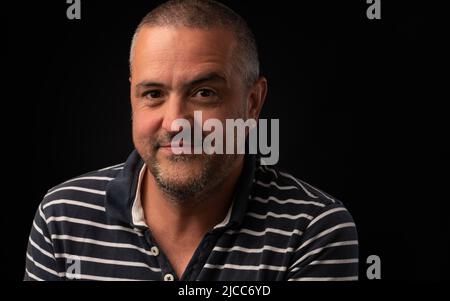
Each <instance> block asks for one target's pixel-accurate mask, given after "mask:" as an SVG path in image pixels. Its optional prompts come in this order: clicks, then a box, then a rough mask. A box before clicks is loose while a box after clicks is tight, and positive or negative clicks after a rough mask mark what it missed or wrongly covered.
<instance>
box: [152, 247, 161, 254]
mask: <svg viewBox="0 0 450 301" xmlns="http://www.w3.org/2000/svg"><path fill="white" fill-rule="evenodd" d="M150 252H151V253H152V254H153V256H158V255H159V249H158V247H151V249H150Z"/></svg>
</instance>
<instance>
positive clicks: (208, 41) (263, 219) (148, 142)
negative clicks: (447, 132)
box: [25, 0, 358, 281]
mask: <svg viewBox="0 0 450 301" xmlns="http://www.w3.org/2000/svg"><path fill="white" fill-rule="evenodd" d="M130 72H131V75H130V83H131V107H132V116H133V141H134V145H135V148H136V150H135V151H133V152H132V153H131V155H130V156H129V158H128V159H127V160H126V162H125V163H124V164H120V165H117V166H113V167H109V168H104V169H101V170H98V171H94V172H91V173H88V174H85V175H82V176H80V177H77V178H74V179H72V180H69V181H67V182H64V183H62V184H60V185H58V186H56V187H54V188H53V189H51V190H49V192H48V193H47V194H46V195H45V197H44V200H43V202H42V203H41V205H40V206H39V208H38V211H37V213H36V217H35V220H34V222H33V226H32V229H31V234H30V240H29V245H28V250H27V254H26V271H25V279H27V280H63V279H73V278H75V279H87V280H165V281H171V280H178V279H179V280H356V279H357V273H358V241H357V235H356V229H355V224H354V223H353V220H352V218H351V216H350V214H349V213H348V211H347V210H346V209H345V208H344V207H343V205H342V203H340V202H339V201H338V200H336V199H334V198H332V197H331V196H329V195H327V194H325V193H323V192H321V191H320V190H318V189H316V188H314V187H312V186H310V185H308V184H307V183H305V182H302V181H300V180H298V179H296V178H295V177H293V176H291V175H290V174H288V173H284V172H281V171H278V170H277V169H275V168H272V167H268V166H265V165H262V164H261V162H260V160H259V159H258V158H256V157H255V156H252V155H249V154H247V155H242V154H219V153H214V154H206V153H205V152H201V154H178V153H177V152H176V149H177V147H175V146H173V145H172V143H173V138H174V137H175V136H176V135H177V134H178V133H179V131H180V128H176V127H175V130H174V127H173V124H174V122H175V121H176V120H180V119H184V120H188V121H189V123H190V124H192V125H194V123H195V122H196V121H195V120H194V117H193V116H194V112H198V111H200V112H201V113H202V117H203V120H210V119H216V120H219V121H221V122H223V123H225V120H226V119H238V118H242V119H244V120H247V119H256V120H257V119H258V116H259V113H260V111H261V107H262V105H263V102H264V100H265V97H266V92H267V81H266V79H265V78H264V77H262V76H260V75H259V63H258V56H257V50H256V44H255V41H254V38H253V35H252V33H251V32H250V30H249V29H248V27H247V25H246V23H245V21H243V20H242V18H241V17H239V16H238V15H237V14H236V13H234V12H233V11H231V10H230V9H229V8H227V7H225V6H224V5H222V4H219V3H217V2H214V1H209V0H185V1H183V0H176V1H169V2H166V3H165V4H163V5H161V6H159V7H158V8H156V9H155V10H153V11H152V12H150V13H149V14H148V15H147V16H146V17H144V19H143V20H142V22H141V23H140V25H139V26H138V28H137V30H136V33H135V35H134V37H133V41H132V47H131V52H130ZM202 134H203V136H205V135H206V134H207V133H202ZM228 134H230V133H228ZM183 147H184V148H186V147H187V148H194V147H195V145H193V146H190V145H188V144H187V145H181V144H180V145H179V146H178V148H183Z"/></svg>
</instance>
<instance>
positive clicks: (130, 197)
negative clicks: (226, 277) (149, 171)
mask: <svg viewBox="0 0 450 301" xmlns="http://www.w3.org/2000/svg"><path fill="white" fill-rule="evenodd" d="M256 164H257V159H256V156H255V155H245V159H244V167H243V169H242V172H241V175H240V177H239V180H238V182H237V184H236V187H235V191H234V194H233V195H234V201H233V208H232V211H231V215H230V219H229V222H228V223H227V225H226V226H225V227H227V228H228V227H230V226H232V225H238V224H240V223H241V222H242V220H243V218H244V216H245V213H246V210H247V203H248V199H249V197H250V192H251V189H252V186H253V179H254V174H255V168H256ZM143 165H144V161H143V160H142V158H141V157H140V155H139V154H138V152H137V151H136V150H133V152H132V153H131V154H130V155H129V157H128V159H127V160H126V162H125V165H124V168H123V169H122V170H120V172H119V174H118V175H117V176H116V178H114V180H112V181H111V182H110V183H109V184H108V186H107V188H106V196H105V208H106V215H107V218H108V220H110V221H115V222H117V221H119V222H122V223H125V224H128V225H131V226H132V227H135V225H134V224H133V216H132V207H133V202H134V200H135V198H136V191H137V186H138V181H139V173H140V171H141V169H142V167H143Z"/></svg>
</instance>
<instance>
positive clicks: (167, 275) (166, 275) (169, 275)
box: [164, 274, 173, 281]
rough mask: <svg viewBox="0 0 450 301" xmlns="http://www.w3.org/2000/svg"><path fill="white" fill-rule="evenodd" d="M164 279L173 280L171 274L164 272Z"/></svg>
mask: <svg viewBox="0 0 450 301" xmlns="http://www.w3.org/2000/svg"><path fill="white" fill-rule="evenodd" d="M164 281H173V275H172V274H165V275H164Z"/></svg>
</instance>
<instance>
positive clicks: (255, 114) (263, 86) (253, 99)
mask: <svg viewBox="0 0 450 301" xmlns="http://www.w3.org/2000/svg"><path fill="white" fill-rule="evenodd" d="M266 96H267V79H266V78H265V77H264V76H261V77H260V78H259V79H258V80H257V81H256V82H255V84H254V85H253V87H252V88H251V90H250V95H249V97H248V104H247V112H248V115H249V116H248V118H253V119H255V120H258V118H259V114H260V113H261V109H262V106H263V104H264V101H265V100H266Z"/></svg>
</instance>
